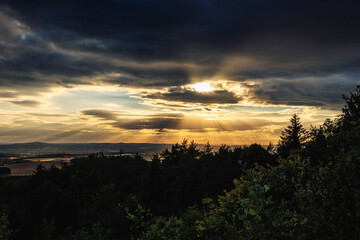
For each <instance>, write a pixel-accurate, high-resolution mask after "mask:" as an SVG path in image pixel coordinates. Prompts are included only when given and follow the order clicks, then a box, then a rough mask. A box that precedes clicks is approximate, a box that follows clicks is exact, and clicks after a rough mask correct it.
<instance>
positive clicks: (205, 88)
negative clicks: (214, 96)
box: [190, 82, 214, 92]
mask: <svg viewBox="0 0 360 240" xmlns="http://www.w3.org/2000/svg"><path fill="white" fill-rule="evenodd" d="M190 87H192V88H193V89H195V91H197V92H211V91H213V90H214V88H213V87H211V86H210V83H206V82H205V83H195V84H193V85H190Z"/></svg>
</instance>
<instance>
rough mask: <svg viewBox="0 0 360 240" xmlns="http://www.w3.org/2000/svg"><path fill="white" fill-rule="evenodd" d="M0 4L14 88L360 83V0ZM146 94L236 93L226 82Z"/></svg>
mask: <svg viewBox="0 0 360 240" xmlns="http://www.w3.org/2000/svg"><path fill="white" fill-rule="evenodd" d="M0 6H1V10H0V21H1V27H0V35H1V37H0V84H1V86H2V87H3V88H5V89H8V90H12V91H19V92H21V93H22V94H28V95H29V94H34V92H37V91H39V92H44V91H47V89H51V88H54V87H70V88H71V87H75V86H77V85H97V84H112V85H114V86H118V87H127V88H142V89H144V88H145V89H161V88H164V87H167V88H170V89H171V88H178V87H183V86H185V85H188V84H191V83H195V82H198V81H203V80H207V79H221V80H230V81H235V82H239V83H241V84H244V86H250V85H252V86H253V87H251V88H248V91H247V92H246V93H247V94H248V96H244V97H247V98H250V99H253V100H254V101H255V102H262V103H265V104H275V105H277V104H279V105H295V106H296V105H304V106H320V107H331V108H335V107H338V106H339V104H340V102H341V94H342V93H346V92H348V91H350V90H351V89H353V87H354V86H355V85H357V84H358V83H359V73H360V66H359V64H358V63H359V57H358V56H359V55H360V48H359V43H360V32H359V31H358V29H359V25H360V15H359V14H358V9H359V7H360V3H357V2H355V3H354V2H353V1H348V2H344V1H324V0H320V1H316V2H314V1H309V0H305V1H297V0H296V1H284V0H275V1H262V0H257V1H250V0H248V1H235V0H230V1H219V0H205V1H193V0H184V1H165V0H154V1H133V0H120V1H106V2H100V1H59V0H55V1H41V0H34V1H31V2H29V1H24V0H20V1H9V0H2V1H0ZM299 79H301V81H300V82H306V84H305V86H301V83H300V85H299V84H298V83H299ZM29 89H32V91H31V90H29ZM145 98H151V99H164V100H167V101H181V102H195V101H197V102H199V103H221V104H227V103H236V102H238V100H239V99H238V98H237V97H235V96H234V95H233V93H231V92H230V91H226V90H224V91H215V92H213V93H208V94H205V93H196V92H192V91H187V90H183V91H177V92H171V91H169V92H167V93H157V94H156V93H155V94H149V95H146V96H145Z"/></svg>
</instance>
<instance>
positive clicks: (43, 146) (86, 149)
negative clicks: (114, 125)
mask: <svg viewBox="0 0 360 240" xmlns="http://www.w3.org/2000/svg"><path fill="white" fill-rule="evenodd" d="M169 146H171V145H168V144H154V143H42V142H30V143H14V144H0V153H2V154H5V153H16V154H20V153H31V154H49V153H52V154H54V153H75V154H80V153H95V152H99V151H104V152H105V153H118V152H120V149H121V150H122V151H124V152H132V153H136V152H143V153H153V152H161V151H162V150H164V149H165V148H166V147H169Z"/></svg>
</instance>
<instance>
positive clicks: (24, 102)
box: [9, 100, 41, 107]
mask: <svg viewBox="0 0 360 240" xmlns="http://www.w3.org/2000/svg"><path fill="white" fill-rule="evenodd" d="M9 103H11V104H14V105H17V106H20V107H39V106H40V105H41V102H38V101H33V100H21V101H9Z"/></svg>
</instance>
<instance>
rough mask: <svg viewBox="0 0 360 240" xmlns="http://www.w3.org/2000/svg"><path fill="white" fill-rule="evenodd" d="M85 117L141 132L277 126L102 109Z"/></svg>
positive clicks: (86, 113) (263, 122) (255, 120)
mask: <svg viewBox="0 0 360 240" xmlns="http://www.w3.org/2000/svg"><path fill="white" fill-rule="evenodd" d="M81 113H82V114H83V115H86V116H92V117H96V118H99V119H102V120H108V121H109V122H108V123H104V124H106V125H111V126H113V127H116V128H120V129H129V130H139V129H153V130H164V129H172V130H191V131H199V132H203V131H235V130H237V131H246V130H254V129H258V128H261V127H263V126H269V125H273V124H276V123H274V122H271V121H268V120H264V119H246V120H242V119H234V120H222V121H216V120H206V119H203V118H199V117H192V118H191V120H189V119H187V118H186V116H185V115H184V114H172V113H159V114H156V115H147V116H141V117H140V116H136V115H128V116H126V115H125V116H124V115H123V114H121V113H118V112H112V111H108V110H101V109H89V110H84V111H82V112H81Z"/></svg>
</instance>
